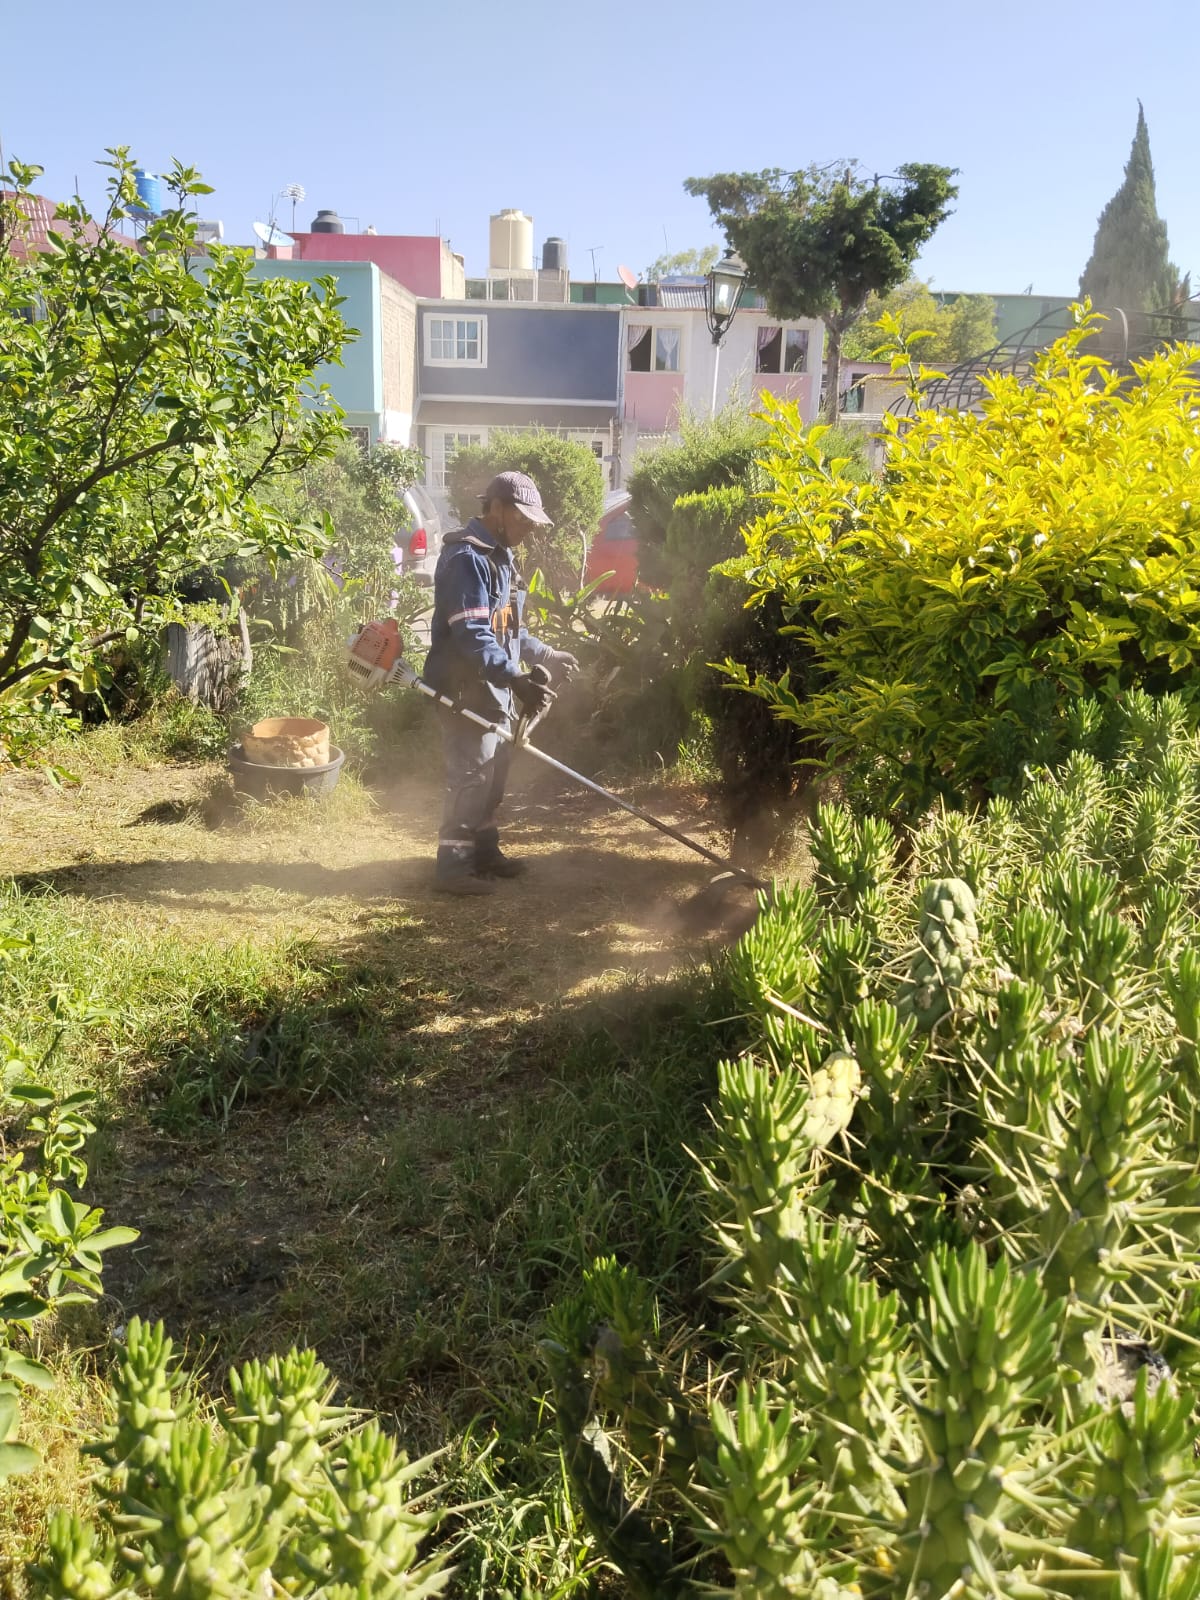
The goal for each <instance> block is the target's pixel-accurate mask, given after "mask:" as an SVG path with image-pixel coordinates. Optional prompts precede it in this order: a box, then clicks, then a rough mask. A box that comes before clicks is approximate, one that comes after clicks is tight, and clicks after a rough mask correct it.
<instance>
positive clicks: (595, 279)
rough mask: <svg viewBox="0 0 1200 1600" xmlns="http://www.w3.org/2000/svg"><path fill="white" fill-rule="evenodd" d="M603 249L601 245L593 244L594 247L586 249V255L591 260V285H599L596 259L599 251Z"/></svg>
mask: <svg viewBox="0 0 1200 1600" xmlns="http://www.w3.org/2000/svg"><path fill="white" fill-rule="evenodd" d="M603 249H604V246H603V245H602V244H594V245H591V246H589V248H588V255H590V256H591V258H592V282H593V283H599V282H600V273H599V271H598V270H597V268H596V257H597V256H598V255H599V254H600V252H601V250H603Z"/></svg>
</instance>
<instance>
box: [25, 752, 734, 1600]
mask: <svg viewBox="0 0 1200 1600" xmlns="http://www.w3.org/2000/svg"><path fill="white" fill-rule="evenodd" d="M72 766H73V768H74V769H75V771H76V773H77V775H78V777H79V778H80V780H81V781H80V782H79V784H78V786H69V787H67V788H64V789H58V788H55V787H54V786H53V785H51V784H50V783H49V782H48V780H47V779H45V778H44V777H42V776H40V775H37V774H33V773H10V774H8V775H6V776H4V777H3V778H0V816H2V819H3V842H2V844H0V871H3V872H4V873H5V874H6V875H7V876H8V885H9V886H8V889H7V894H8V896H9V898H8V899H7V901H6V902H4V915H5V916H6V917H7V918H8V919H9V920H10V921H11V922H12V923H14V924H15V925H17V926H19V927H20V928H21V929H22V930H23V931H25V932H26V933H30V932H32V934H33V935H34V940H35V944H34V950H33V953H32V955H31V956H30V958H29V959H27V960H25V961H22V962H20V963H12V964H10V968H9V971H8V974H7V978H6V985H7V988H8V995H7V1003H6V1007H5V1014H6V1022H5V1027H6V1028H7V1030H8V1031H10V1032H11V1033H13V1035H14V1036H15V1037H16V1038H18V1039H19V1040H22V1041H24V1042H26V1043H34V1044H36V1045H37V1046H38V1048H41V1049H49V1048H51V1046H53V1050H52V1054H51V1056H50V1059H49V1061H48V1064H47V1069H48V1072H49V1074H50V1076H51V1078H52V1080H53V1081H54V1082H55V1083H56V1084H59V1085H61V1086H62V1087H64V1088H68V1087H69V1088H76V1087H81V1086H86V1087H90V1088H93V1089H95V1090H96V1091H97V1093H98V1094H99V1096H100V1118H99V1120H100V1122H101V1129H100V1132H99V1134H98V1135H97V1138H96V1140H95V1141H94V1148H93V1150H92V1161H93V1171H92V1180H91V1185H90V1191H91V1192H90V1198H91V1199H92V1200H93V1202H94V1203H99V1204H102V1205H103V1206H104V1207H105V1209H106V1211H107V1213H108V1217H109V1220H110V1221H113V1222H122V1223H128V1224H131V1225H133V1226H136V1227H138V1228H140V1229H141V1238H140V1240H139V1241H138V1243H137V1244H136V1245H134V1246H133V1247H131V1248H129V1249H127V1250H125V1251H123V1252H120V1253H118V1254H116V1255H114V1256H112V1257H110V1267H109V1272H108V1275H107V1277H106V1289H107V1291H108V1292H107V1297H106V1299H105V1301H104V1302H103V1303H102V1305H101V1306H100V1307H99V1308H98V1309H97V1311H96V1312H94V1313H89V1314H88V1315H86V1316H84V1317H82V1318H78V1319H76V1322H75V1323H74V1324H70V1325H66V1326H64V1327H63V1328H62V1329H60V1330H59V1331H58V1335H57V1337H58V1338H59V1340H60V1348H59V1355H58V1360H59V1362H60V1365H62V1366H63V1367H64V1369H68V1377H67V1381H66V1384H65V1392H66V1393H67V1394H68V1395H69V1396H72V1397H74V1398H73V1400H72V1401H71V1402H70V1403H67V1402H65V1401H64V1400H63V1399H62V1398H61V1396H60V1398H59V1399H58V1401H57V1402H55V1403H54V1404H53V1405H52V1404H50V1403H47V1404H45V1405H44V1406H43V1407H42V1408H41V1412H40V1414H39V1419H38V1426H39V1428H40V1429H41V1430H42V1432H43V1434H44V1435H45V1436H46V1437H52V1436H60V1438H61V1439H70V1438H73V1437H74V1435H75V1434H76V1433H78V1432H79V1431H80V1429H81V1427H82V1430H83V1431H84V1432H86V1422H87V1416H86V1412H87V1410H88V1409H89V1408H91V1410H92V1411H93V1412H94V1409H95V1407H96V1405H98V1404H99V1403H100V1401H99V1394H98V1386H97V1385H96V1383H95V1381H94V1374H95V1373H97V1372H102V1371H103V1366H104V1362H105V1359H106V1357H105V1344H106V1342H107V1339H108V1338H109V1336H110V1334H111V1331H112V1330H113V1329H114V1328H119V1326H120V1325H121V1324H122V1323H124V1322H125V1321H126V1320H128V1318H129V1317H130V1316H131V1315H133V1314H135V1313H136V1314H138V1315H140V1316H142V1317H143V1318H155V1317H162V1318H163V1319H164V1320H165V1321H166V1323H167V1325H168V1328H169V1331H170V1332H171V1333H172V1334H173V1335H174V1336H175V1337H176V1339H177V1340H178V1341H179V1342H180V1343H182V1344H183V1345H184V1346H185V1347H186V1348H187V1350H188V1352H189V1355H190V1357H191V1358H192V1359H193V1360H195V1361H198V1362H200V1363H201V1364H202V1365H204V1366H205V1367H206V1369H207V1371H208V1373H209V1381H210V1384H212V1385H214V1386H215V1385H218V1384H219V1383H220V1382H221V1379H222V1373H223V1371H224V1369H225V1368H226V1366H227V1365H228V1364H229V1363H230V1362H231V1361H234V1360H239V1359H243V1358H245V1357H248V1356H250V1355H255V1354H263V1353H266V1352H268V1351H270V1350H275V1349H281V1348H283V1347H286V1346H287V1345H289V1344H291V1343H293V1342H300V1343H309V1344H313V1345H315V1346H316V1347H317V1349H318V1351H319V1353H320V1355H321V1356H322V1358H323V1359H324V1360H325V1361H326V1362H327V1363H328V1364H329V1365H330V1367H331V1368H332V1369H333V1371H334V1373H335V1375H336V1376H337V1377H338V1379H339V1380H340V1381H341V1383H342V1384H343V1386H344V1390H345V1392H346V1394H347V1395H348V1396H349V1397H350V1398H352V1399H353V1400H354V1401H355V1402H357V1403H359V1404H362V1405H367V1406H372V1407H377V1408H380V1409H382V1410H383V1411H384V1412H385V1413H386V1414H388V1415H389V1416H391V1417H392V1418H393V1419H394V1421H395V1426H396V1427H397V1430H398V1431H399V1433H400V1434H401V1436H402V1437H403V1440H404V1442H405V1444H406V1445H407V1446H408V1448H410V1450H412V1451H414V1452H415V1451H418V1450H424V1449H427V1448H429V1447H430V1446H432V1445H437V1444H441V1443H448V1444H450V1445H451V1446H452V1458H453V1470H454V1471H456V1472H458V1473H459V1474H460V1477H461V1487H462V1489H463V1491H464V1492H463V1498H464V1499H466V1498H476V1497H480V1496H485V1495H486V1494H487V1493H488V1488H489V1484H502V1485H503V1486H504V1488H505V1509H504V1510H503V1511H501V1510H499V1509H496V1508H493V1509H489V1508H487V1507H485V1508H483V1509H482V1510H480V1511H479V1512H477V1513H474V1514H473V1516H472V1517H471V1518H468V1525H469V1529H470V1538H469V1540H468V1544H467V1546H466V1548H465V1549H464V1551H463V1552H462V1554H461V1572H462V1577H461V1580H460V1592H461V1593H464V1594H468V1593H478V1594H481V1595H482V1594H495V1593H500V1592H501V1591H502V1590H503V1589H504V1588H505V1587H506V1586H507V1585H510V1584H512V1583H514V1582H516V1583H517V1589H518V1592H519V1588H520V1582H519V1579H520V1578H521V1576H522V1575H523V1576H525V1577H526V1578H536V1580H537V1581H538V1582H539V1584H540V1586H541V1587H540V1588H539V1591H538V1592H546V1593H562V1594H567V1593H572V1592H577V1590H578V1589H579V1586H580V1585H581V1584H584V1583H586V1582H587V1581H588V1580H587V1579H586V1573H587V1570H588V1568H589V1566H590V1564H591V1563H590V1559H589V1556H588V1547H587V1542H586V1539H585V1538H584V1537H583V1535H582V1533H581V1532H579V1531H578V1530H575V1529H574V1528H573V1525H572V1519H571V1514H570V1511H569V1507H568V1506H567V1504H566V1501H565V1496H564V1494H563V1491H562V1486H561V1475H560V1473H559V1471H558V1464H557V1461H556V1448H555V1443H554V1434H553V1423H552V1417H551V1416H550V1415H549V1414H548V1412H547V1410H546V1408H545V1406H544V1403H543V1400H542V1396H543V1394H544V1391H545V1388H546V1383H545V1379H544V1375H543V1372H542V1367H541V1361H540V1357H539V1353H538V1347H537V1341H538V1337H539V1333H540V1329H541V1322H542V1319H543V1317H544V1315H545V1312H546V1309H547V1307H548V1306H549V1304H550V1303H551V1302H552V1301H553V1299H554V1298H555V1297H556V1296H557V1295H559V1294H561V1293H564V1292H567V1291H569V1290H570V1289H572V1288H573V1287H574V1286H575V1284H576V1281H577V1278H578V1274H579V1272H580V1270H581V1269H582V1268H583V1267H584V1266H585V1265H587V1264H588V1263H589V1262H590V1261H591V1259H592V1258H593V1257H594V1256H595V1255H597V1254H598V1253H602V1252H607V1251H615V1252H616V1253H618V1254H619V1255H620V1256H621V1257H622V1259H625V1260H629V1261H631V1262H633V1263H635V1264H636V1265H637V1266H638V1267H639V1268H640V1270H641V1271H642V1272H644V1273H645V1274H647V1275H648V1276H649V1277H650V1278H651V1279H652V1280H655V1281H662V1282H666V1281H668V1280H669V1281H671V1282H672V1283H673V1284H674V1285H675V1287H676V1291H677V1294H684V1289H683V1286H684V1285H685V1284H688V1283H691V1284H695V1283H698V1282H700V1281H702V1279H703V1276H704V1274H703V1272H702V1271H701V1270H699V1268H700V1264H699V1263H698V1262H696V1260H695V1259H694V1257H695V1250H696V1243H695V1241H696V1238H697V1230H696V1227H695V1223H694V1216H693V1210H692V1208H693V1204H694V1200H695V1185H694V1182H693V1173H692V1168H691V1164H690V1162H689V1160H688V1158H687V1157H686V1155H684V1154H683V1152H682V1146H684V1145H685V1144H686V1145H690V1146H692V1147H695V1146H696V1144H697V1142H698V1141H699V1140H702V1139H703V1137H704V1126H705V1110H704V1108H705V1105H706V1102H707V1100H708V1097H709V1095H710V1091H711V1088H712V1085H713V1082H714V1078H715V1064H716V1061H717V1060H718V1059H719V1057H720V1055H721V1054H722V1053H724V1052H725V1051H727V1050H728V1049H729V1048H730V1046H731V1044H732V1043H733V1042H734V1041H735V1040H736V1038H737V1037H738V1033H739V1025H738V1023H737V1021H736V1019H730V1018H729V1017H728V1015H727V1013H728V1010H729V1005H728V1002H727V1000H726V999H725V997H724V990H723V987H722V985H721V984H720V983H719V982H716V983H714V980H713V971H712V967H711V963H710V956H711V954H712V952H711V950H710V948H709V947H708V946H707V945H705V944H704V943H703V942H699V943H697V942H696V940H695V939H694V938H692V939H690V940H689V939H688V938H685V937H684V934H683V931H682V929H681V927H680V925H679V920H678V917H677V914H676V913H677V911H678V908H679V907H680V905H681V904H682V903H683V902H685V901H686V899H687V897H688V896H689V895H690V894H691V893H692V892H693V891H695V890H696V889H698V888H699V887H701V886H702V885H703V883H704V882H705V881H706V876H707V872H706V868H705V866H704V863H703V862H701V861H698V860H696V861H694V862H693V860H692V859H691V858H689V856H688V854H687V852H686V851H684V850H683V849H681V848H679V847H677V846H676V845H674V844H672V843H671V842H670V841H669V840H667V839H664V838H662V837H661V836H660V835H657V834H655V833H653V832H652V831H650V830H649V829H646V828H644V827H641V826H640V825H639V824H637V823H636V822H635V821H634V820H633V819H631V818H628V817H626V816H625V815H623V814H621V813H619V812H612V811H610V810H607V809H605V808H603V807H601V806H600V805H599V804H598V803H596V802H593V801H592V800H591V799H590V798H589V797H587V796H581V795H579V794H578V793H576V792H574V791H570V790H567V789H565V788H562V789H560V788H557V787H555V788H548V787H546V786H545V785H544V784H542V783H541V782H540V781H539V775H538V774H536V773H535V774H525V775H524V778H525V781H524V783H523V784H522V783H521V782H520V780H518V788H517V792H516V793H515V794H514V803H513V806H512V812H511V814H512V816H513V827H512V829H511V841H510V842H511V844H512V847H513V849H514V850H515V851H519V852H520V853H521V854H523V855H525V856H527V857H528V858H529V859H530V862H531V867H532V870H531V872H530V874H529V876H528V877H527V878H526V879H523V880H520V881H517V882H515V883H508V884H504V885H502V886H501V890H500V892H499V893H498V894H497V895H496V896H495V898H494V899H492V900H490V901H488V902H486V903H479V902H475V903H470V902H467V903H458V902H453V901H451V902H446V901H444V900H439V899H437V898H436V897H434V896H433V895H432V894H431V893H430V892H429V854H430V840H431V838H432V836H433V834H434V832H435V831H436V816H437V809H438V795H437V791H436V787H435V782H434V772H433V770H432V767H431V765H430V764H428V763H427V764H425V768H424V770H423V771H422V772H421V773H420V774H419V775H418V776H416V777H412V776H410V777H409V778H407V780H406V781H404V782H402V783H394V784H392V785H390V786H388V787H385V788H383V789H381V790H380V791H378V792H376V793H374V794H368V793H366V792H365V791H363V790H361V789H359V788H357V786H355V785H353V784H351V783H344V784H343V786H342V788H341V789H339V791H338V792H337V794H335V796H334V797H333V798H332V800H331V802H329V803H328V804H326V805H324V806H322V807H317V806H313V805H310V804H303V803H289V804H282V805H277V806H272V807H268V808H255V807H249V808H241V807H237V806H235V805H233V804H232V803H231V802H230V800H229V797H228V795H227V794H226V784H225V779H224V775H223V773H222V772H221V771H220V769H219V768H218V767H216V766H213V765H204V764H193V765H165V764H155V763H154V762H152V761H148V760H145V759H142V760H139V759H138V758H137V753H136V749H132V750H131V748H130V746H129V745H128V744H126V743H124V742H123V739H122V736H121V734H120V733H119V731H117V730H109V731H107V732H102V733H101V734H99V735H95V736H93V737H92V738H91V739H90V740H88V741H87V742H86V743H85V745H84V746H83V747H81V748H80V749H79V750H78V751H77V752H75V753H74V758H73V760H72ZM555 781H556V783H557V780H555ZM642 798H643V799H645V796H643V797H642ZM655 804H656V805H658V806H661V807H662V808H663V809H664V810H665V813H666V815H667V816H668V818H669V819H670V820H671V821H672V822H673V823H675V824H676V825H677V826H685V827H692V828H695V827H697V826H698V827H699V828H700V836H701V837H703V838H704V839H705V842H707V843H709V844H710V846H716V845H719V843H720V840H719V838H718V837H717V836H716V835H714V834H713V833H712V832H711V831H708V832H705V831H704V821H705V819H704V816H703V815H702V814H699V813H698V808H697V804H696V802H695V800H694V798H693V797H689V796H687V795H686V794H683V793H682V792H675V793H670V792H666V791H663V792H660V793H658V794H657V795H656V796H655ZM55 995H57V997H58V998H57V999H56V1000H55V1001H54V1003H53V1006H52V1005H51V1003H50V1002H51V997H52V996H55ZM80 1346H83V1347H85V1348H86V1349H87V1350H90V1351H91V1352H93V1354H92V1355H91V1356H85V1357H84V1358H83V1359H82V1360H81V1359H80V1358H79V1356H78V1355H77V1354H72V1353H71V1352H72V1350H75V1351H77V1350H78V1349H79V1347H80ZM71 1374H73V1376H72V1375H71ZM81 1408H82V1410H81ZM489 1441H491V1454H490V1455H489V1456H488V1457H487V1459H486V1461H484V1462H482V1464H481V1463H480V1461H479V1454H480V1451H481V1450H483V1449H484V1448H485V1447H486V1446H487V1444H488V1443H489ZM54 1456H55V1461H56V1463H57V1470H56V1471H55V1472H50V1471H48V1472H47V1473H46V1475H45V1477H44V1479H43V1481H42V1483H41V1485H40V1486H39V1485H38V1484H35V1483H32V1482H30V1483H26V1484H24V1485H22V1486H21V1487H20V1489H16V1488H10V1489H8V1490H5V1491H3V1497H0V1517H3V1518H4V1520H5V1521H6V1522H7V1523H8V1524H9V1527H8V1531H7V1533H6V1535H5V1537H4V1540H3V1544H4V1547H5V1554H6V1556H7V1558H8V1561H9V1564H10V1573H11V1574H14V1575H13V1576H11V1577H10V1590H11V1592H13V1593H19V1592H20V1586H19V1582H18V1580H17V1579H16V1577H15V1563H16V1561H17V1560H18V1558H19V1556H20V1555H21V1554H22V1553H23V1552H24V1550H25V1549H26V1548H28V1544H29V1541H30V1539H31V1538H32V1537H33V1536H34V1534H35V1528H34V1526H33V1525H34V1523H36V1521H37V1520H38V1519H39V1517H40V1515H41V1514H44V1510H45V1507H46V1505H47V1503H49V1502H50V1501H53V1500H54V1499H55V1498H58V1499H61V1498H63V1497H64V1496H67V1495H69V1494H71V1493H73V1492H74V1491H73V1488H72V1484H71V1472H70V1465H69V1463H70V1459H71V1452H70V1451H69V1450H65V1449H60V1450H58V1451H57V1452H54ZM517 1505H523V1506H524V1507H525V1509H524V1510H522V1511H521V1513H520V1530H519V1534H518V1532H517V1530H516V1528H515V1526H514V1524H513V1520H512V1519H513V1517H514V1515H516V1513H515V1512H514V1509H513V1508H514V1506H517Z"/></svg>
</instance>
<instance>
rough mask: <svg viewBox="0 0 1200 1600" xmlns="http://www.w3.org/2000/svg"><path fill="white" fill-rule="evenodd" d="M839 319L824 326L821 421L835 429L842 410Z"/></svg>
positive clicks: (841, 328)
mask: <svg viewBox="0 0 1200 1600" xmlns="http://www.w3.org/2000/svg"><path fill="white" fill-rule="evenodd" d="M844 331H845V330H844V329H843V327H842V320H841V318H840V317H838V318H831V319H830V320H829V321H828V322H827V323H826V324H825V404H824V405H823V406H822V407H821V414H822V415H821V420H822V421H823V422H827V423H828V424H829V425H830V427H831V428H836V427H837V424H838V419H839V418H840V416H841V410H842V335H843V333H844Z"/></svg>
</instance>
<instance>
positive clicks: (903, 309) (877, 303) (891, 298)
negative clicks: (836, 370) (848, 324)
mask: <svg viewBox="0 0 1200 1600" xmlns="http://www.w3.org/2000/svg"><path fill="white" fill-rule="evenodd" d="M885 316H891V317H895V319H896V321H897V323H898V324H899V326H900V330H901V333H902V334H903V336H904V337H905V338H906V339H908V338H911V336H912V335H913V334H914V333H921V332H927V333H931V334H933V335H934V338H933V339H929V340H922V341H921V344H920V350H919V353H920V355H921V356H922V358H923V359H925V360H928V359H929V352H930V350H931V348H932V346H933V344H934V343H935V341H936V339H937V338H938V337H939V336H940V330H941V328H942V325H943V321H944V317H945V312H944V310H943V308H942V307H941V306H940V305H939V304H938V301H937V298H936V296H935V295H934V293H933V290H932V289H931V288H930V287H929V285H928V284H927V283H926V282H925V281H924V279H922V278H908V279H907V280H906V281H905V282H904V283H901V284H898V285H897V286H896V288H894V289H889V290H888V292H887V293H886V294H870V295H868V296H867V303H866V305H865V306H864V307H863V314H862V317H861V318H860V320H859V321H858V322H857V323H856V324H855V325H854V327H852V328H851V329H850V330H849V331H848V332H847V334H846V337H845V339H844V340H843V341H842V355H843V356H844V357H845V358H846V359H847V360H850V361H870V360H872V359H873V358H874V356H875V354H876V352H877V351H878V350H879V349H880V347H881V346H882V345H883V344H884V343H885V340H884V335H883V333H882V331H881V330H880V327H879V321H880V318H881V317H885Z"/></svg>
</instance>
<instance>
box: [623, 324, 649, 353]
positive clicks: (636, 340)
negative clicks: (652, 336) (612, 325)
mask: <svg viewBox="0 0 1200 1600" xmlns="http://www.w3.org/2000/svg"><path fill="white" fill-rule="evenodd" d="M649 331H650V330H649V328H647V326H646V324H645V323H644V322H642V323H637V322H631V323H630V324H629V326H628V327H627V328H626V329H625V348H626V350H634V349H636V348H637V346H638V345H639V344H641V342H642V340H643V339H644V338H645V337H646V335H647V334H648V333H649Z"/></svg>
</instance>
